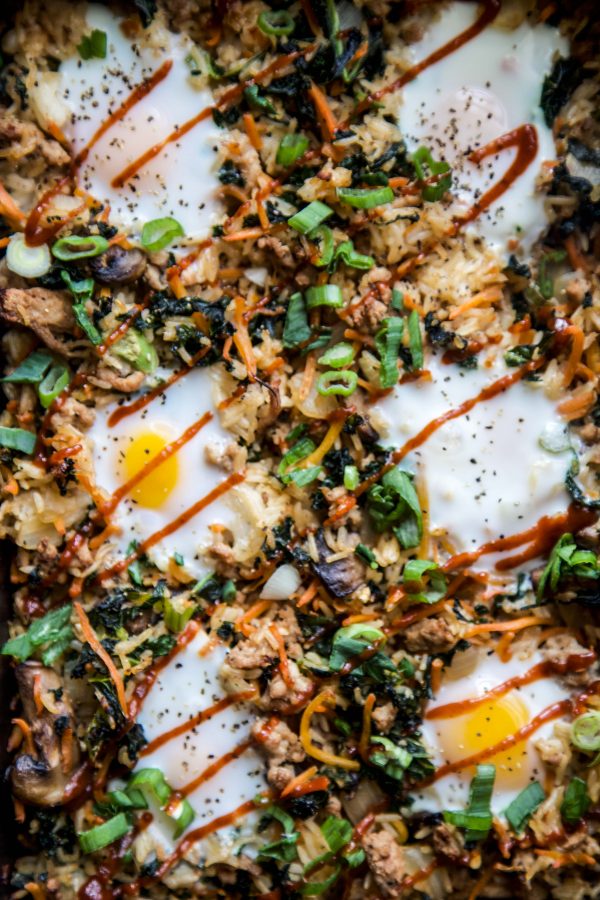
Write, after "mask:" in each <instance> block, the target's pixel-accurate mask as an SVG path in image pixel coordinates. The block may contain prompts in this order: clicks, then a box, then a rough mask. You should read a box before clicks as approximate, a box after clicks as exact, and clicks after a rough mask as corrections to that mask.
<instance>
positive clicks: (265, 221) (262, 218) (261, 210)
mask: <svg viewBox="0 0 600 900" xmlns="http://www.w3.org/2000/svg"><path fill="white" fill-rule="evenodd" d="M256 214H257V215H258V221H259V222H260V225H261V228H262V229H263V230H264V231H268V230H269V228H270V227H271V223H270V222H269V217H268V215H267V212H266V210H265V207H264V204H263V202H262V200H257V201H256Z"/></svg>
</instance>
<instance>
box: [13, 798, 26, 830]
mask: <svg viewBox="0 0 600 900" xmlns="http://www.w3.org/2000/svg"><path fill="white" fill-rule="evenodd" d="M13 807H14V811H15V820H16V821H17V822H19V824H21V825H22V824H23V822H24V821H25V804H24V803H21V801H20V800H17V798H16V797H13Z"/></svg>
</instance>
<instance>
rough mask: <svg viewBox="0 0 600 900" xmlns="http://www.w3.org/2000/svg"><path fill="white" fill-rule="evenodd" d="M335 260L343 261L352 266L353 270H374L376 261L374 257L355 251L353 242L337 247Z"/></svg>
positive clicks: (344, 242) (346, 242) (343, 243)
mask: <svg viewBox="0 0 600 900" xmlns="http://www.w3.org/2000/svg"><path fill="white" fill-rule="evenodd" d="M335 258H336V260H337V259H341V260H342V262H344V263H345V264H346V265H347V266H350V268H351V269H365V270H366V269H372V268H373V266H374V265H375V260H374V259H373V257H372V256H365V254H364V253H359V252H358V251H357V250H355V249H354V244H353V243H352V241H342V243H341V244H339V245H338V246H337V247H336V250H335Z"/></svg>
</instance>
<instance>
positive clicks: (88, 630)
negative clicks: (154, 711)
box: [73, 603, 129, 719]
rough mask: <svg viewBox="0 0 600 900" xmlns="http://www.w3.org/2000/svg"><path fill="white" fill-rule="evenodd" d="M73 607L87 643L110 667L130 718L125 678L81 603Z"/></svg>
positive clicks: (124, 713)
mask: <svg viewBox="0 0 600 900" xmlns="http://www.w3.org/2000/svg"><path fill="white" fill-rule="evenodd" d="M73 608H74V609H75V612H76V613H77V617H78V619H79V624H80V625H81V630H82V632H83V636H84V638H85V641H86V643H87V644H89V645H90V647H91V648H92V650H93V651H94V653H95V654H96V656H97V657H98V658H99V659H101V660H102V662H103V663H104V665H105V666H106V668H107V669H108V674H109V675H110V677H111V679H112V681H113V684H114V686H115V690H116V692H117V699H118V701H119V706H120V707H121V709H122V710H123V715H124V716H125V718H126V719H128V718H129V707H128V705H127V698H126V696H125V685H124V684H123V679H122V678H121V676H120V675H119V673H118V671H117V668H116V666H115V664H114V662H113V661H112V659H111V657H110V656H109V654H108V653H107V652H106V650H105V649H104V647H103V646H102V644H101V643H100V641H99V640H98V638H97V637H96V633H95V631H94V629H93V628H92V626H91V625H90V620H89V619H88V617H87V614H86V612H85V610H84V608H83V606H82V605H81V604H80V603H74V604H73Z"/></svg>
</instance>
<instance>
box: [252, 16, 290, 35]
mask: <svg viewBox="0 0 600 900" xmlns="http://www.w3.org/2000/svg"><path fill="white" fill-rule="evenodd" d="M256 24H257V25H258V27H259V28H260V30H261V31H262V33H263V34H268V35H272V36H274V37H282V36H284V35H287V34H291V33H292V31H293V30H294V20H293V19H292V17H291V15H290V14H289V12H286V11H285V10H284V9H270V10H267V11H266V12H262V13H261V14H260V15H259V17H258V19H257V22H256Z"/></svg>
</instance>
